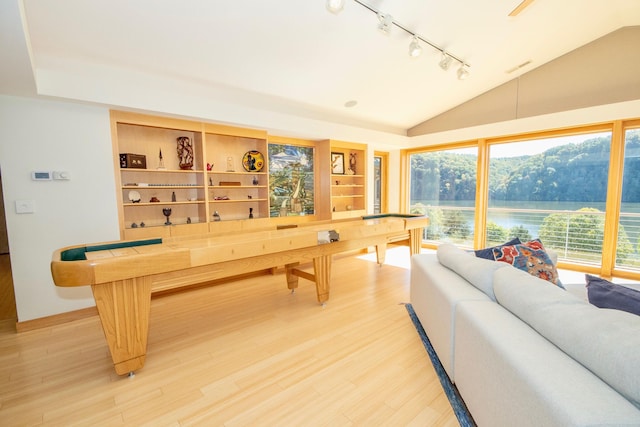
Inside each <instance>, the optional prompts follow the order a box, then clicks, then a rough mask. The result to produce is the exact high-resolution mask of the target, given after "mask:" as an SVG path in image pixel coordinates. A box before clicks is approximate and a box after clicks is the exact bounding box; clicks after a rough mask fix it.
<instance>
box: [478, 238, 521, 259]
mask: <svg viewBox="0 0 640 427" xmlns="http://www.w3.org/2000/svg"><path fill="white" fill-rule="evenodd" d="M521 243H522V242H521V241H520V239H519V238H517V237H516V238H514V239H513V240H509V241H508V242H507V243H503V244H502V245H498V246H491V247H490V248H484V249H478V250H477V251H474V252H475V253H476V256H477V257H478V258H484V259H490V260H491V261H495V258H494V257H493V248H501V247H503V246H513V245H519V244H521Z"/></svg>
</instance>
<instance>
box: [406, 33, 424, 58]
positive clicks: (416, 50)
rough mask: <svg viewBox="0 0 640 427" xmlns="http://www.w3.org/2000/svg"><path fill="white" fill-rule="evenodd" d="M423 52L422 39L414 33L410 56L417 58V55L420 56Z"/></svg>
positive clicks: (410, 44) (410, 45)
mask: <svg viewBox="0 0 640 427" xmlns="http://www.w3.org/2000/svg"><path fill="white" fill-rule="evenodd" d="M421 53H422V46H420V41H419V40H418V38H417V37H416V36H415V35H414V36H413V38H412V39H411V43H409V56H411V57H413V58H415V57H417V56H420V54H421Z"/></svg>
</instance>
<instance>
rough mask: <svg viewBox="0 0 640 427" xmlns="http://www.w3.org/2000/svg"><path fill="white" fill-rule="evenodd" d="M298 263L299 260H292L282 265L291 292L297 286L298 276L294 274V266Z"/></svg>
mask: <svg viewBox="0 0 640 427" xmlns="http://www.w3.org/2000/svg"><path fill="white" fill-rule="evenodd" d="M299 265H300V263H299V262H294V263H291V264H286V265H285V266H284V268H285V274H286V276H287V288H289V289H290V290H291V293H294V292H295V291H296V288H297V287H298V276H297V275H296V274H295V268H296V267H297V266H299Z"/></svg>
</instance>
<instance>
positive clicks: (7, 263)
mask: <svg viewBox="0 0 640 427" xmlns="http://www.w3.org/2000/svg"><path fill="white" fill-rule="evenodd" d="M16 319H17V314H16V296H15V294H14V291H13V278H12V275H11V258H10V257H9V254H0V321H2V320H12V321H13V322H15V321H16Z"/></svg>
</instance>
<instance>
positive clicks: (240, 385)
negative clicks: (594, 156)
mask: <svg viewBox="0 0 640 427" xmlns="http://www.w3.org/2000/svg"><path fill="white" fill-rule="evenodd" d="M408 257H409V254H408V249H407V248H406V247H397V248H393V249H391V250H390V251H389V252H388V254H387V262H388V264H387V265H385V266H383V267H382V268H381V267H378V266H377V265H376V263H375V257H374V255H373V254H368V255H365V256H348V257H337V258H336V257H334V263H333V272H332V278H333V280H332V290H331V297H330V300H329V302H328V304H327V305H326V306H325V307H322V306H320V305H319V304H318V303H317V302H316V296H315V287H314V285H313V284H312V283H310V282H307V281H305V280H300V288H299V289H298V290H297V291H296V293H295V294H290V293H289V292H288V290H287V289H286V281H285V278H284V274H283V273H282V272H278V273H277V274H275V275H272V276H261V277H253V278H248V279H244V280H242V281H237V282H233V283H228V284H223V285H218V286H215V287H208V288H200V289H196V290H192V291H189V292H183V293H180V294H173V295H168V296H162V297H156V298H154V299H153V300H152V305H151V321H150V333H149V347H148V352H147V362H146V365H145V367H144V368H143V369H141V370H139V371H138V372H137V373H136V375H135V376H134V377H133V378H127V377H120V376H117V375H116V374H115V372H114V370H113V367H112V364H111V359H110V357H109V354H108V349H107V344H106V341H105V339H104V336H103V333H102V329H101V328H100V325H99V319H98V318H97V317H91V318H88V319H83V320H76V321H74V322H71V323H67V324H64V325H59V326H55V327H46V328H42V329H39V330H34V331H28V332H22V333H20V334H16V333H15V332H14V328H13V326H8V325H7V324H5V326H4V327H3V328H2V330H0V425H2V426H23V425H24V426H38V425H55V426H70V425H80V426H81V425H86V426H100V425H104V426H120V425H127V426H138V425H153V426H183V425H184V426H191V425H203V426H377V425H384V426H411V425H413V426H457V425H458V422H457V420H456V418H455V415H454V414H453V411H452V409H451V406H450V405H449V402H448V400H447V398H446V396H445V394H444V392H443V391H442V388H441V386H440V383H439V381H438V378H437V376H436V374H435V372H434V370H433V367H432V365H431V363H430V361H429V358H428V356H427V353H426V351H425V349H424V347H423V346H422V343H421V341H420V338H419V337H418V334H417V333H416V331H415V328H414V326H413V324H412V323H411V320H410V318H409V316H408V314H407V311H406V308H405V307H404V306H403V305H402V304H401V303H403V302H408V300H409V286H408V283H409V270H408V268H407V266H408ZM395 260H400V261H395ZM393 264H396V265H398V266H395V265H393Z"/></svg>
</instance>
